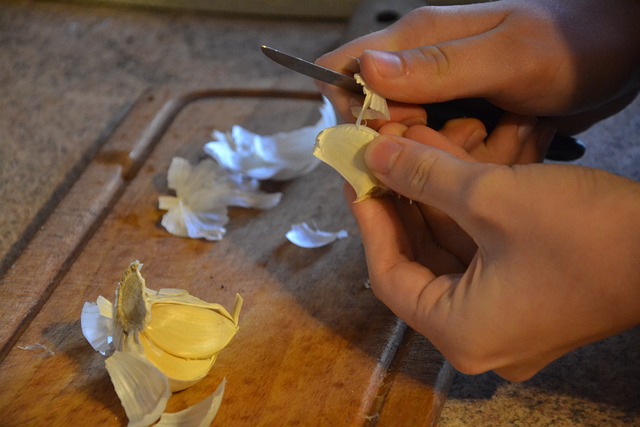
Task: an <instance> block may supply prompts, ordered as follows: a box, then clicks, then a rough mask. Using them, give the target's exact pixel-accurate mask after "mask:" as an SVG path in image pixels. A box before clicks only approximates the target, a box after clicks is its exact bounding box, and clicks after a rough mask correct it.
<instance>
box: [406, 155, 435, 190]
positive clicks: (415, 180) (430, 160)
mask: <svg viewBox="0 0 640 427" xmlns="http://www.w3.org/2000/svg"><path fill="white" fill-rule="evenodd" d="M409 161H410V162H411V163H413V164H411V163H410V166H409V167H408V168H407V170H408V171H409V175H408V177H407V180H408V183H409V188H411V189H412V191H415V193H414V194H415V195H422V194H424V193H426V192H428V190H429V185H430V184H431V177H432V176H433V170H434V168H436V166H437V157H435V156H431V155H421V156H417V157H414V158H411V159H409Z"/></svg>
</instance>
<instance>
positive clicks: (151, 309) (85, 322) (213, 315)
mask: <svg viewBox="0 0 640 427" xmlns="http://www.w3.org/2000/svg"><path fill="white" fill-rule="evenodd" d="M141 268H142V264H140V262H138V261H134V262H132V263H131V265H130V266H129V268H128V269H127V271H126V272H125V274H124V275H123V277H122V280H121V281H120V283H118V287H117V289H116V298H115V303H114V304H113V308H112V311H111V313H107V310H104V312H103V310H101V309H98V310H96V307H95V306H98V305H99V304H100V303H101V304H102V305H103V306H104V305H105V304H106V303H108V301H107V300H106V299H103V301H101V302H100V303H99V304H95V306H94V304H93V303H85V307H84V308H83V310H82V316H81V325H82V331H83V333H85V337H86V338H87V340H88V341H89V343H91V345H92V346H93V347H94V349H96V350H97V351H100V352H102V353H103V354H104V353H106V352H107V351H109V350H110V351H113V350H117V351H120V352H124V353H128V354H132V355H134V356H137V357H141V358H144V359H145V360H146V361H148V362H150V363H151V364H152V365H153V366H155V368H157V369H158V370H159V371H160V372H162V374H163V375H165V376H166V377H167V379H168V383H169V385H170V388H171V391H178V390H183V389H185V388H187V387H190V386H191V385H193V384H195V383H196V382H198V381H200V380H201V379H202V378H204V377H205V376H206V375H207V373H208V372H209V370H210V369H211V367H212V366H213V364H214V362H215V360H216V356H217V354H218V353H219V352H220V351H221V350H222V349H223V348H224V347H225V346H226V345H227V344H228V343H229V342H230V341H231V339H232V338H233V336H234V335H235V333H236V332H237V330H238V318H239V315H240V309H241V307H242V298H241V297H240V296H239V295H236V302H235V307H234V311H233V314H229V312H227V310H225V308H224V307H222V306H221V305H220V304H214V303H208V302H206V301H203V300H201V299H199V298H197V297H195V296H193V295H190V294H189V293H188V292H187V291H184V290H179V289H160V290H159V291H154V290H151V289H148V288H147V287H146V285H145V280H144V278H143V277H142V275H141V274H140V269H141ZM99 300H100V298H99ZM105 301H106V303H105ZM109 304H110V303H109ZM105 314H106V315H105ZM97 316H98V317H99V319H96V317H97ZM95 325H101V326H98V327H96V326H95ZM109 333H110V334H111V335H107V336H105V334H109ZM105 343H108V349H106V350H105Z"/></svg>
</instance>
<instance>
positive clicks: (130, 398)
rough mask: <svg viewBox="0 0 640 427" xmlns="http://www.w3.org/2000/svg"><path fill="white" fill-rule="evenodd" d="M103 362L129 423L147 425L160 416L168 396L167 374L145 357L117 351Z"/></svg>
mask: <svg viewBox="0 0 640 427" xmlns="http://www.w3.org/2000/svg"><path fill="white" fill-rule="evenodd" d="M105 366H106V368H107V371H108V372H109V377H110V378H111V382H112V383H113V387H114V388H115V390H116V394H117V395H118V397H119V398H120V402H121V403H122V406H123V407H124V411H125V413H126V414H127V418H129V424H128V425H129V427H143V426H148V425H151V424H152V423H153V422H155V421H156V420H157V419H158V418H160V416H161V415H162V413H163V412H164V409H165V408H166V406H167V401H168V400H169V397H171V390H170V388H169V382H168V381H167V377H165V376H164V375H162V373H161V372H160V371H158V369H157V368H156V367H155V366H153V365H152V364H150V363H149V362H147V361H146V360H145V359H144V358H141V357H139V356H136V355H134V354H128V353H123V352H120V351H116V352H115V353H114V354H113V355H112V356H111V357H109V358H108V359H107V360H105Z"/></svg>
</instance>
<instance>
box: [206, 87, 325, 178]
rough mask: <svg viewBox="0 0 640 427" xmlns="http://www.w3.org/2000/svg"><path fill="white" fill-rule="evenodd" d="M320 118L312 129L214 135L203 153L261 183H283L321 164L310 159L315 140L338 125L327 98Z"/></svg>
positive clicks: (233, 131) (234, 129) (235, 128)
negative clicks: (269, 180) (264, 133)
mask: <svg viewBox="0 0 640 427" xmlns="http://www.w3.org/2000/svg"><path fill="white" fill-rule="evenodd" d="M320 114H321V118H320V119H319V120H318V121H317V122H316V123H315V124H314V125H312V126H305V127H303V128H300V129H296V130H293V131H291V132H278V133H276V134H273V135H268V136H263V135H258V134H255V133H253V132H250V131H248V130H246V129H244V128H243V127H241V126H237V125H236V126H233V127H232V128H231V132H230V133H225V132H220V131H214V132H213V135H212V136H213V138H214V139H213V140H212V141H211V142H208V143H207V144H205V146H204V152H205V153H206V154H208V155H209V156H211V157H213V158H214V159H215V160H216V161H217V162H218V164H220V165H221V166H222V167H223V168H225V169H227V170H229V171H232V172H235V173H239V174H242V175H243V176H246V177H250V178H254V179H259V180H266V179H271V180H276V181H284V180H290V179H293V178H297V177H299V176H302V175H305V174H307V173H309V172H310V171H312V170H313V169H314V168H315V167H316V166H317V165H318V163H319V162H318V160H317V159H316V158H314V157H313V156H311V155H310V152H311V150H312V148H313V144H314V140H315V136H316V135H317V134H318V132H320V131H321V130H322V129H325V128H327V127H331V126H335V125H336V123H337V119H336V114H335V111H334V110H333V106H332V105H331V104H330V103H329V101H328V100H327V99H326V98H323V104H322V106H321V107H320Z"/></svg>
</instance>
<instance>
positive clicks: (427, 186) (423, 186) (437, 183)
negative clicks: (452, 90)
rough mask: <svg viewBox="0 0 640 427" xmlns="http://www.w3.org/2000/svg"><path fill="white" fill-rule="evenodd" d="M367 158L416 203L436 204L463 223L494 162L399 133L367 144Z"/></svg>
mask: <svg viewBox="0 0 640 427" xmlns="http://www.w3.org/2000/svg"><path fill="white" fill-rule="evenodd" d="M365 161H366V162H367V165H368V166H369V168H370V169H371V171H372V172H373V173H374V174H375V176H376V177H377V178H378V179H379V180H380V182H382V183H383V184H384V185H386V186H387V187H389V188H390V189H392V190H393V191H395V192H397V193H399V194H401V195H403V196H405V197H407V198H409V199H411V200H414V201H416V202H420V203H424V204H426V205H429V206H433V207H436V208H438V209H440V210H442V211H443V212H445V213H446V214H448V215H449V216H451V217H452V218H453V219H454V220H456V222H458V223H459V224H460V225H462V223H468V221H467V220H465V218H464V215H465V212H468V209H469V201H470V200H477V199H478V197H477V196H478V195H477V194H474V196H476V197H474V198H472V197H471V192H475V191H476V190H478V189H480V186H479V185H477V184H478V180H479V178H480V177H481V175H483V174H485V173H486V172H487V171H489V170H490V168H491V165H487V164H484V163H475V162H467V161H464V160H461V159H458V158H456V157H454V156H452V155H450V154H449V153H446V152H444V151H441V150H438V149H435V148H432V147H429V146H426V145H424V144H421V143H418V142H416V141H413V140H410V139H407V138H403V137H399V136H396V135H380V136H378V137H376V138H375V139H374V140H373V141H372V142H371V143H370V144H369V146H368V147H367V151H366V152H365Z"/></svg>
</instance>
